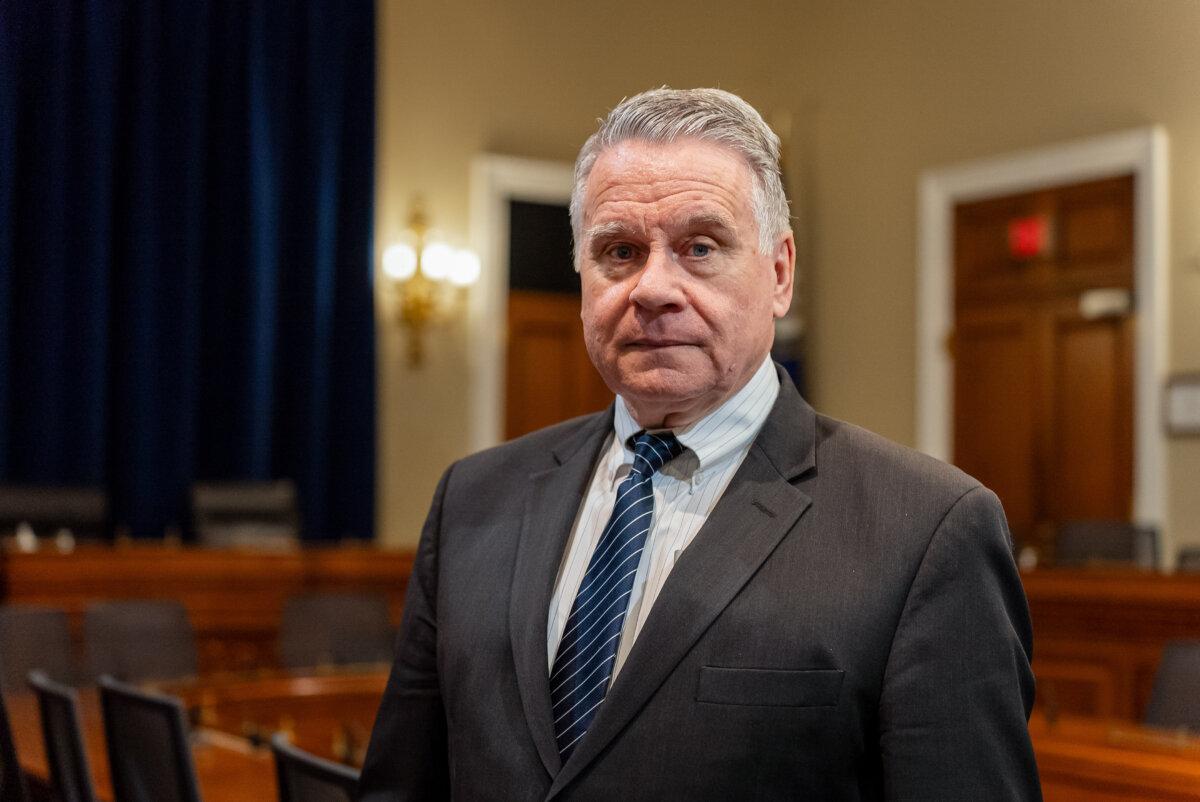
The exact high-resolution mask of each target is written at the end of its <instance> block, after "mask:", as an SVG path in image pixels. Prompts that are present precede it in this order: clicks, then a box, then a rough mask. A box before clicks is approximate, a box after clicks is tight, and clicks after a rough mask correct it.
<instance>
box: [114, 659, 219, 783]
mask: <svg viewBox="0 0 1200 802" xmlns="http://www.w3.org/2000/svg"><path fill="white" fill-rule="evenodd" d="M98 682H99V685H100V706H101V709H102V710H103V711H104V734H105V737H106V738H107V740H108V767H109V772H110V774H111V776H112V786H113V796H114V797H115V798H116V800H117V802H200V792H199V790H198V789H197V785H196V769H195V766H194V765H193V763H192V751H191V747H190V745H189V743H188V728H187V721H186V717H185V715H184V709H183V704H182V703H181V702H180V701H179V700H178V699H176V698H174V697H171V696H164V695H162V694H156V693H148V692H146V691H142V690H139V689H137V688H135V687H133V686H131V685H126V684H125V683H123V682H118V681H117V680H114V679H113V678H112V677H101V678H100V679H99V681H98Z"/></svg>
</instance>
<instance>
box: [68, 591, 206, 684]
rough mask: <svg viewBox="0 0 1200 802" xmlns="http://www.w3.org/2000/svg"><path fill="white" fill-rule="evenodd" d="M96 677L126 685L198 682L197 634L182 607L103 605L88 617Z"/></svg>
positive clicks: (140, 603)
mask: <svg viewBox="0 0 1200 802" xmlns="http://www.w3.org/2000/svg"><path fill="white" fill-rule="evenodd" d="M83 639H84V644H85V646H86V647H87V653H88V667H89V670H90V675H91V676H92V677H98V676H100V675H102V674H108V675H111V676H114V677H117V678H119V679H122V680H125V681H126V682H140V681H142V680H147V679H179V678H184V677H194V676H196V633H195V631H194V630H193V629H192V624H191V621H189V620H188V614H187V610H186V609H185V608H184V606H183V605H182V604H181V603H179V602H177V601H155V600H146V599H139V600H131V601H112V602H97V603H95V604H91V605H89V606H88V607H87V609H86V610H85V611H84V615H83Z"/></svg>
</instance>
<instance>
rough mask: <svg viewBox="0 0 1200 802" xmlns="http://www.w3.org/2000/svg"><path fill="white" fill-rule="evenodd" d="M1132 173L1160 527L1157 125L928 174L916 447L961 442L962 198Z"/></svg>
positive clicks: (1161, 136)
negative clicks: (953, 349) (952, 339)
mask: <svg viewBox="0 0 1200 802" xmlns="http://www.w3.org/2000/svg"><path fill="white" fill-rule="evenodd" d="M1131 172H1132V173H1133V174H1134V298H1135V299H1136V300H1135V311H1136V317H1135V334H1134V339H1135V344H1134V393H1133V395H1134V400H1133V408H1134V448H1133V518H1134V521H1136V522H1137V523H1140V524H1146V525H1153V526H1156V527H1158V528H1159V531H1160V532H1162V543H1163V548H1162V553H1164V554H1168V555H1169V554H1170V553H1171V552H1170V551H1169V550H1168V549H1167V545H1168V544H1169V543H1170V542H1171V539H1170V538H1169V537H1168V533H1167V532H1165V531H1164V527H1165V526H1166V525H1167V523H1168V521H1167V514H1166V512H1167V511H1166V464H1165V458H1166V435H1165V433H1164V432H1163V428H1162V426H1161V424H1160V419H1159V418H1160V410H1161V409H1162V395H1161V393H1162V389H1161V388H1162V386H1163V382H1164V380H1165V378H1166V375H1167V359H1168V353H1167V344H1168V341H1167V332H1168V328H1167V317H1168V312H1169V305H1168V297H1167V290H1168V280H1169V276H1168V270H1169V263H1168V259H1167V251H1168V229H1167V220H1168V193H1167V136H1166V133H1165V132H1164V131H1163V129H1162V128H1160V127H1158V126H1153V127H1146V128H1138V129H1134V130H1130V131H1123V132H1119V133H1114V134H1109V135H1106V136H1100V137H1095V138H1091V139H1086V140H1081V141H1077V142H1070V143H1066V144H1062V145H1055V146H1051V147H1045V148H1038V149H1035V150H1028V151H1022V152H1019V153H1014V154H1011V155H1007V156H1000V157H997V158H991V159H986V160H983V161H977V162H971V163H969V164H964V165H958V166H952V167H946V168H942V169H936V170H931V171H928V172H925V173H922V175H921V179H920V188H919V196H920V197H919V204H920V206H919V212H918V213H919V216H920V224H919V225H920V229H919V240H918V244H917V248H918V265H919V267H918V281H917V388H916V389H917V396H916V397H917V421H916V431H917V447H918V448H920V449H921V450H922V451H925V452H927V453H929V454H932V455H933V456H935V457H938V458H940V459H944V460H948V459H949V458H950V457H951V444H952V443H953V441H954V432H953V427H954V415H953V410H954V403H953V387H954V382H953V369H954V368H953V364H952V362H951V359H950V356H949V354H948V353H947V351H946V348H945V342H946V337H947V335H948V334H949V333H950V331H951V329H952V327H953V324H954V298H953V294H954V279H953V275H954V269H953V265H954V262H953V238H954V224H953V214H954V205H955V204H957V203H960V202H963V201H972V200H978V199H981V198H986V197H993V196H997V195H1005V194H1012V193H1018V192H1027V191H1030V190H1034V189H1039V188H1041V187H1045V186H1053V185H1058V184H1069V183H1077V182H1081V181H1088V180H1092V179H1097V178H1104V177H1107V176H1115V175H1122V174H1128V173H1131Z"/></svg>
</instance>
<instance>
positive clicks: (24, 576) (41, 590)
mask: <svg viewBox="0 0 1200 802" xmlns="http://www.w3.org/2000/svg"><path fill="white" fill-rule="evenodd" d="M411 572H412V554H411V552H398V551H386V550H382V549H377V548H374V547H371V546H357V545H353V546H337V547H314V548H306V549H301V550H297V551H290V552H266V551H248V550H234V549H228V550H227V549H201V548H179V547H175V548H172V547H169V546H162V545H141V544H135V545H130V546H115V547H109V546H81V547H80V548H78V549H76V550H75V551H74V552H72V553H70V554H60V553H58V552H56V551H53V550H50V549H43V550H41V551H38V552H35V553H32V554H25V553H20V552H13V551H4V552H0V588H3V593H2V596H0V601H4V602H24V603H33V604H45V605H50V606H53V607H60V608H62V609H65V610H66V611H67V612H68V614H69V615H70V617H71V623H72V628H73V633H74V635H75V637H76V642H77V643H78V642H81V640H82V638H81V632H82V622H83V610H84V608H85V607H86V606H87V605H88V604H89V603H91V602H93V601H99V600H104V599H145V598H162V599H178V600H179V601H181V602H183V604H184V606H185V607H187V610H188V615H189V617H190V618H191V621H192V626H193V627H195V629H196V640H197V651H198V657H199V668H200V673H201V674H202V675H207V674H212V673H217V672H227V671H248V670H251V669H256V668H264V667H274V666H278V665H279V658H278V650H277V641H278V636H279V622H280V619H281V617H282V614H283V605H284V603H285V602H286V601H287V599H288V598H289V597H291V596H294V595H296V594H300V593H311V592H317V591H357V592H376V591H378V592H382V593H383V594H385V595H386V596H387V598H388V601H389V604H390V608H391V615H392V622H393V624H399V621H400V612H401V609H402V608H403V606H404V591H405V588H406V587H407V585H408V576H409V574H410V573H411Z"/></svg>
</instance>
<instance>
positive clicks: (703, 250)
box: [688, 242, 712, 258]
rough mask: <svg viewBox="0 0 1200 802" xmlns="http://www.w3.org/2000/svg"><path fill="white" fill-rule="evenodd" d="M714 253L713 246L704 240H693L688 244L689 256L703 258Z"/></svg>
mask: <svg viewBox="0 0 1200 802" xmlns="http://www.w3.org/2000/svg"><path fill="white" fill-rule="evenodd" d="M711 253H712V246H711V245H708V244H707V243H704V242H693V243H692V244H691V245H688V256H692V257H700V258H703V257H705V256H708V255H709V254H711Z"/></svg>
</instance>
